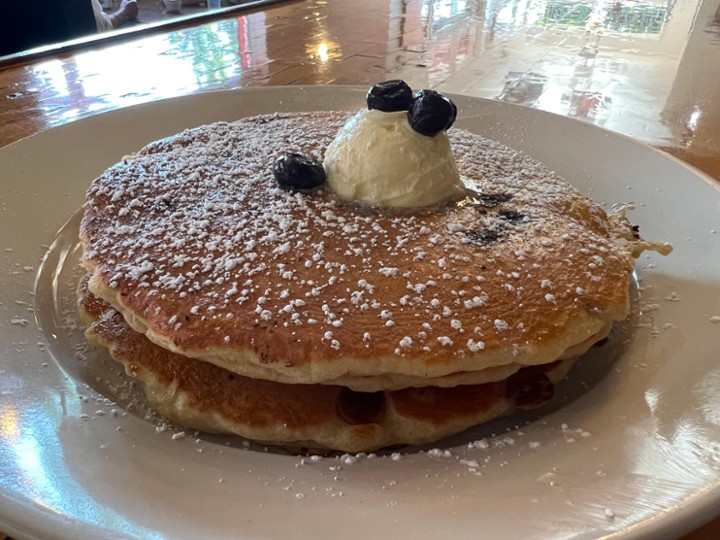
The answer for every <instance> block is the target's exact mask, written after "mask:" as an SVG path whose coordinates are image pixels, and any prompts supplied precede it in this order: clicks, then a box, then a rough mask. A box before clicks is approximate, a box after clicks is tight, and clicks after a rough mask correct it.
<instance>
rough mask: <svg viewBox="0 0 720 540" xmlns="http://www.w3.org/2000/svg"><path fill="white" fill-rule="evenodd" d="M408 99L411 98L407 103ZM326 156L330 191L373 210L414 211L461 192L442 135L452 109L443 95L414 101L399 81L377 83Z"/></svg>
mask: <svg viewBox="0 0 720 540" xmlns="http://www.w3.org/2000/svg"><path fill="white" fill-rule="evenodd" d="M408 97H410V99H408ZM367 103H368V108H367V109H366V110H362V111H360V112H358V113H357V114H355V115H354V116H352V117H351V118H350V119H349V120H348V121H347V122H346V124H345V125H344V126H343V127H342V128H341V129H340V131H339V132H338V134H337V136H336V137H335V140H334V141H333V142H332V143H331V144H330V145H329V146H328V148H327V150H326V152H325V159H324V161H323V166H324V167H325V172H326V174H327V183H328V186H329V188H330V190H331V191H333V192H334V193H335V194H337V195H338V196H339V197H341V198H343V199H347V200H353V201H358V202H362V203H366V204H370V205H373V206H387V207H396V208H417V207H423V206H430V205H433V204H437V203H440V202H442V201H444V200H446V199H449V198H452V197H457V196H459V195H461V194H462V193H463V192H464V187H463V184H462V181H461V180H460V175H459V174H458V171H457V167H456V165H455V158H454V157H453V153H452V149H451V148H450V141H449V140H448V138H447V134H446V133H445V131H446V130H447V129H448V128H449V127H450V126H451V125H452V124H453V122H454V121H455V116H456V114H457V109H456V108H455V106H454V104H453V103H452V102H451V101H450V100H449V99H448V98H447V97H445V96H443V95H442V94H440V93H438V92H435V91H434V90H422V91H420V92H418V93H417V94H416V95H415V96H414V97H413V96H412V91H411V90H410V87H409V86H408V85H407V84H406V83H404V82H403V81H386V82H383V83H379V84H377V85H375V86H373V88H372V89H371V90H370V91H369V92H368V95H367Z"/></svg>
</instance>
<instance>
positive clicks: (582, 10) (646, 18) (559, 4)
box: [537, 0, 668, 34]
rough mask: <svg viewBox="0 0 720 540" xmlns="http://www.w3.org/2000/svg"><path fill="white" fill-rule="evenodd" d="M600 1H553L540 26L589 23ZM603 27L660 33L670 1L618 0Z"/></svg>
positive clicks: (606, 14) (605, 12)
mask: <svg viewBox="0 0 720 540" xmlns="http://www.w3.org/2000/svg"><path fill="white" fill-rule="evenodd" d="M597 8H598V6H597V2H590V1H588V2H577V1H574V0H551V1H549V2H547V4H546V5H545V12H544V13H543V16H542V17H541V18H540V20H539V21H538V23H537V24H538V25H540V26H555V25H565V26H580V27H582V26H585V25H586V24H587V23H588V20H589V19H590V17H591V15H592V14H593V13H594V12H595V11H596V10H597ZM601 13H602V15H603V17H602V19H601V20H603V27H604V28H606V29H608V30H612V31H614V32H618V33H622V34H659V33H660V32H661V30H662V28H663V24H664V23H665V19H666V18H667V15H668V7H667V5H666V4H658V3H652V2H635V1H632V0H617V1H616V2H614V3H613V4H612V5H609V6H607V7H606V8H603V9H602V11H601Z"/></svg>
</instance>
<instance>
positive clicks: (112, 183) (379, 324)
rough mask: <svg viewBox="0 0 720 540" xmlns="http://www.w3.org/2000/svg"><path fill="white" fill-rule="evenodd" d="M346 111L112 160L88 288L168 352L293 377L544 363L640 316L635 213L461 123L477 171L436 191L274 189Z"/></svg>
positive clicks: (91, 204)
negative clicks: (380, 199)
mask: <svg viewBox="0 0 720 540" xmlns="http://www.w3.org/2000/svg"><path fill="white" fill-rule="evenodd" d="M346 118H347V114H346V113H296V114H276V115H268V116H260V117H254V118H248V119H243V120H240V121H238V122H234V123H216V124H212V125H208V126H203V127H199V128H196V129H191V130H187V131H185V132H183V133H180V134H178V135H177V136H174V137H171V138H168V139H164V140H161V141H158V142H155V143H152V144H150V145H148V146H147V147H145V148H144V149H143V150H142V151H140V152H139V153H138V154H137V155H136V156H135V157H133V158H131V159H127V160H125V161H123V162H121V163H119V164H117V165H115V166H114V167H112V168H111V169H109V170H108V171H106V172H105V173H104V174H103V175H102V176H100V177H99V178H98V179H97V180H95V182H93V184H92V185H91V187H90V189H89V190H88V194H87V204H86V207H85V214H84V217H83V220H82V224H81V238H82V241H83V245H84V262H85V265H86V266H87V267H88V269H89V270H91V271H92V274H93V276H92V279H91V283H90V288H91V290H92V292H93V293H94V294H95V295H97V296H98V297H100V298H103V299H105V300H106V301H108V302H109V303H111V304H112V305H113V306H115V307H116V308H117V309H118V310H119V311H120V312H121V313H122V314H123V315H124V317H125V319H126V320H127V322H128V323H129V324H130V325H131V326H132V327H133V328H134V329H135V330H137V331H139V332H142V333H145V334H146V336H147V337H148V338H149V339H150V340H152V341H153V342H155V343H157V344H158V345H160V346H162V347H164V348H166V349H168V350H171V351H175V352H179V353H182V354H184V355H186V356H190V357H195V358H200V359H203V360H206V361H209V362H212V363H214V364H217V365H219V366H221V367H224V368H226V369H229V370H231V371H234V372H237V373H240V374H243V375H246V376H249V377H255V378H263V379H268V380H274V381H278V382H292V383H331V382H333V381H336V380H338V379H343V378H344V380H347V379H348V378H353V377H380V378H382V377H383V376H386V375H387V376H391V375H400V376H408V377H411V378H418V377H419V378H430V379H431V378H437V377H443V376H445V375H448V374H453V373H458V372H468V371H478V370H482V369H487V368H492V367H496V366H504V365H506V364H518V365H537V364H543V363H547V362H551V361H554V360H555V359H556V358H558V357H560V356H561V355H562V354H563V352H564V351H566V350H567V349H569V348H572V347H573V346H576V345H578V344H581V343H583V342H586V341H587V340H589V339H592V337H593V336H596V335H599V333H601V332H602V331H603V330H604V329H607V326H608V324H609V323H612V321H615V320H621V319H623V318H624V317H625V316H626V315H627V312H628V309H629V301H628V285H629V282H630V278H631V272H632V269H633V264H634V259H633V254H636V253H637V252H638V250H639V249H642V247H643V246H644V244H642V243H640V242H639V241H638V240H637V237H636V235H634V234H633V230H632V228H631V227H630V226H629V224H628V223H627V221H626V220H625V218H624V217H623V216H622V215H619V214H618V215H608V214H607V213H606V212H605V211H604V210H603V209H602V208H600V207H599V206H598V205H596V204H594V203H593V202H591V201H590V200H589V199H587V198H586V197H584V196H582V195H581V194H580V193H579V192H578V191H577V190H575V189H574V188H572V187H571V186H569V185H568V184H567V183H565V182H564V181H563V180H561V179H560V178H559V177H558V176H557V175H555V174H553V173H552V172H550V171H549V170H547V169H546V168H545V167H543V166H542V165H540V164H538V163H537V162H535V161H533V160H532V159H530V158H529V157H527V156H524V155H522V154H519V153H517V152H515V151H513V150H511V149H508V148H507V147H504V146H502V145H500V144H498V143H495V142H493V141H490V140H487V139H485V138H483V137H480V136H477V135H474V134H471V133H468V132H465V131H462V130H458V129H452V130H450V131H449V132H448V136H449V137H450V140H451V144H452V147H453V150H454V153H455V157H456V160H457V165H458V169H459V171H460V174H461V175H462V176H463V178H464V179H466V180H467V182H468V185H469V187H470V188H471V189H469V190H468V196H467V197H465V198H464V199H462V200H456V201H450V202H447V203H444V204H441V205H438V206H435V207H431V208H427V209H414V210H404V211H399V210H390V209H379V208H370V207H367V206H365V207H363V206H358V205H356V204H353V203H348V202H343V201H340V200H337V199H336V198H335V197H334V196H333V195H332V194H330V193H327V192H325V191H324V190H319V191H316V192H313V193H309V194H307V193H293V192H288V191H283V190H281V189H279V188H278V187H277V184H276V182H275V180H274V178H273V174H272V162H273V161H274V159H275V158H276V157H277V156H279V155H280V154H281V153H283V152H287V151H296V152H303V153H306V154H311V155H313V156H315V157H316V158H318V159H321V160H322V157H323V152H324V149H325V148H326V147H327V145H328V144H329V143H330V141H331V140H332V139H333V137H334V135H335V133H336V132H337V130H338V129H339V127H340V126H341V125H342V124H343V123H344V121H345V119H346Z"/></svg>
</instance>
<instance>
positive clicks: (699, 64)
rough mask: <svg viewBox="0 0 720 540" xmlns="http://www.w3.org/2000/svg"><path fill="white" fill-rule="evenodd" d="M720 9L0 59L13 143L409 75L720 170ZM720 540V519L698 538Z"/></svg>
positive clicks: (291, 9) (447, 20)
mask: <svg viewBox="0 0 720 540" xmlns="http://www.w3.org/2000/svg"><path fill="white" fill-rule="evenodd" d="M719 5H720V0H704V1H700V2H698V1H697V0H676V1H674V2H660V1H658V2H647V3H645V4H643V5H639V4H635V3H633V4H628V5H625V3H624V2H622V1H620V0H618V1H617V2H614V3H611V2H600V1H597V2H590V1H588V2H582V3H571V2H553V1H548V2H545V3H532V2H522V1H520V0H505V1H498V2H491V1H484V0H475V1H472V0H470V1H467V2H459V1H456V2H436V3H434V4H433V3H430V2H423V1H420V0H365V1H363V2H351V1H349V0H336V1H333V2H318V1H314V0H299V1H295V2H290V3H283V4H276V5H273V6H270V7H267V8H264V9H263V8H258V9H253V10H249V11H244V12H240V13H226V14H225V15H224V16H221V17H216V18H214V19H208V20H205V21H195V22H193V23H189V24H185V25H184V26H183V25H179V26H176V27H174V28H172V29H171V30H170V31H155V32H153V33H145V34H138V35H127V36H123V37H122V39H119V40H110V41H103V42H96V43H94V44H90V45H86V46H84V47H81V48H77V49H72V48H71V49H70V50H66V51H64V52H61V53H59V54H51V55H45V56H40V57H36V58H31V59H30V60H29V61H26V62H24V63H20V64H7V63H5V65H4V66H3V64H2V63H1V62H0V69H1V70H2V71H0V146H4V145H7V144H11V143H13V142H15V141H17V140H19V139H22V138H24V137H28V136H31V135H33V134H35V133H39V132H41V131H44V130H47V129H49V128H52V127H55V126H59V125H62V124H65V123H68V122H73V121H75V120H78V119H81V118H84V117H87V116H90V115H94V114H97V113H101V112H104V111H110V110H114V109H118V108H121V107H128V106H131V105H134V104H138V103H143V102H149V101H153V100H158V99H161V98H166V97H173V96H179V95H185V94H191V93H196V92H203V91H207V90H214V89H224V88H238V87H249V86H264V85H294V84H360V85H370V84H372V83H374V82H377V81H379V80H385V79H390V78H402V79H405V80H406V81H407V82H408V83H410V84H411V86H413V87H414V88H424V87H436V88H439V89H442V90H444V91H448V92H457V93H463V94H468V95H473V96H481V97H485V98H492V99H497V100H502V101H508V102H513V103H519V104H523V105H526V106H530V107H535V108H539V109H543V110H547V111H551V112H554V113H557V114H561V115H567V116H572V117H575V118H579V119H582V120H585V121H588V122H592V123H595V124H597V125H600V126H603V127H606V128H608V129H611V130H614V131H617V132H619V133H623V134H625V135H628V136H630V137H633V138H635V139H638V140H640V141H643V142H646V143H648V144H650V145H652V146H655V147H657V148H660V149H662V150H665V151H667V152H669V153H671V154H673V155H675V156H677V157H679V158H680V159H683V160H685V161H687V162H688V163H690V164H692V165H694V166H695V167H697V168H698V169H701V170H702V171H704V172H706V173H707V174H709V175H711V176H713V177H714V178H717V179H720V97H719V96H720V62H718V61H717V59H718V58H720V8H719V7H718V6H719ZM538 6H540V7H538ZM0 538H2V534H0ZM711 538H712V539H714V538H720V519H718V520H715V521H714V522H712V523H710V524H707V525H705V526H703V527H701V528H699V529H697V530H696V531H695V532H693V533H691V534H689V535H687V536H686V537H685V539H686V540H700V539H711Z"/></svg>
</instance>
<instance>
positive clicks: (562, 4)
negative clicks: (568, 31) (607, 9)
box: [538, 0, 594, 26]
mask: <svg viewBox="0 0 720 540" xmlns="http://www.w3.org/2000/svg"><path fill="white" fill-rule="evenodd" d="M593 9H594V2H589V3H578V2H574V1H572V0H560V1H555V2H548V3H547V5H546V6H545V13H544V14H543V16H542V18H541V19H540V20H539V21H538V24H540V25H541V26H554V25H558V24H563V25H568V26H585V23H586V21H587V19H588V17H589V16H590V14H591V13H592V11H593Z"/></svg>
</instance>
